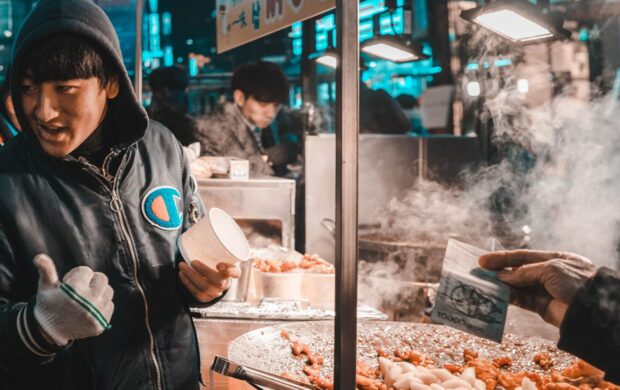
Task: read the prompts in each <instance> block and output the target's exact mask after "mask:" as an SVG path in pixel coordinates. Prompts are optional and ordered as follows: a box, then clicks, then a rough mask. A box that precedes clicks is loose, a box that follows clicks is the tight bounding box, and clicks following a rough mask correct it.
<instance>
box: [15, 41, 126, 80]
mask: <svg viewBox="0 0 620 390" xmlns="http://www.w3.org/2000/svg"><path fill="white" fill-rule="evenodd" d="M24 77H31V78H32V79H33V81H34V82H35V83H37V84H39V83H42V82H46V81H66V80H72V79H89V78H91V77H96V78H98V79H99V81H100V84H101V86H105V85H107V84H108V82H110V81H112V80H113V79H114V78H116V77H118V71H117V70H116V67H115V66H114V65H113V63H112V61H111V60H110V59H108V58H106V57H104V56H102V55H101V54H99V51H98V50H97V48H96V47H95V45H93V44H92V43H91V42H90V41H88V40H87V39H86V38H83V37H81V36H79V35H75V34H71V33H59V34H54V35H51V36H49V37H45V38H42V39H39V40H38V41H37V42H35V43H34V44H33V45H32V46H30V47H29V48H28V49H27V52H26V53H25V54H24V60H23V62H22V66H21V69H20V72H19V80H21V79H23V78H24Z"/></svg>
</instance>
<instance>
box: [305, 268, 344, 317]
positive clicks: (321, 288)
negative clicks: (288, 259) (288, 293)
mask: <svg viewBox="0 0 620 390" xmlns="http://www.w3.org/2000/svg"><path fill="white" fill-rule="evenodd" d="M303 275H304V277H303V283H302V289H301V292H302V296H303V298H305V299H307V300H308V301H310V306H312V307H316V308H320V309H327V310H334V306H335V301H336V274H318V273H311V272H306V273H304V274H303Z"/></svg>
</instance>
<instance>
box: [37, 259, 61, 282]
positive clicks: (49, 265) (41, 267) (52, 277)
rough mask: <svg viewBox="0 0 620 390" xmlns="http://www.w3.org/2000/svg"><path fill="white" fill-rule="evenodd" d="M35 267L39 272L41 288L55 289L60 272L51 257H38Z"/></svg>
mask: <svg viewBox="0 0 620 390" xmlns="http://www.w3.org/2000/svg"><path fill="white" fill-rule="evenodd" d="M33 261H34V265H35V266H36V267H37V270H38V271H39V287H55V286H57V285H58V272H56V266H55V265H54V261H53V260H52V258H51V257H49V256H48V255H46V254H40V255H36V256H35V257H34V260H33Z"/></svg>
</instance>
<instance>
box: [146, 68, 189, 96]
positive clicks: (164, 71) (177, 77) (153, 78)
mask: <svg viewBox="0 0 620 390" xmlns="http://www.w3.org/2000/svg"><path fill="white" fill-rule="evenodd" d="M188 84H189V82H188V78H187V72H185V69H183V68H182V67H180V66H178V65H174V66H169V67H166V68H158V69H155V70H154V71H153V72H151V74H150V76H149V86H150V87H151V91H153V92H154V93H155V92H159V91H162V90H163V89H164V88H168V89H170V90H172V91H183V90H185V88H187V85H188Z"/></svg>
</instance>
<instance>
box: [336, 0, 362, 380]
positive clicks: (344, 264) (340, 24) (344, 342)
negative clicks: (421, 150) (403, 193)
mask: <svg viewBox="0 0 620 390" xmlns="http://www.w3.org/2000/svg"><path fill="white" fill-rule="evenodd" d="M358 6H359V4H358V1H351V0H336V34H337V42H338V45H337V52H338V67H337V69H336V85H337V91H336V198H337V199H336V323H335V338H334V340H335V362H334V388H335V389H342V390H345V389H355V387H356V385H355V364H356V358H357V353H356V351H357V346H356V341H357V258H358V252H357V248H358V247H357V242H358V237H357V222H358V221H357V219H358V213H357V204H358V202H357V200H358V199H357V194H358V158H357V156H358V135H359V41H358V36H359V32H358V31H359V10H358Z"/></svg>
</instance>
